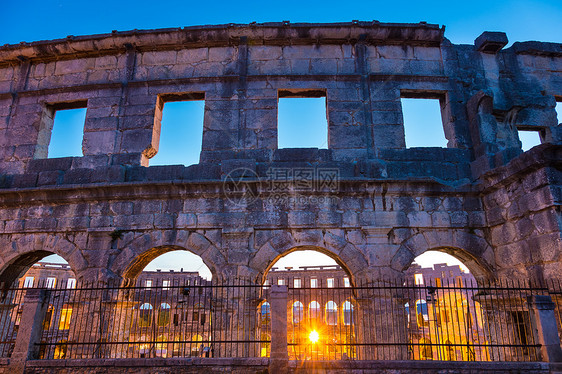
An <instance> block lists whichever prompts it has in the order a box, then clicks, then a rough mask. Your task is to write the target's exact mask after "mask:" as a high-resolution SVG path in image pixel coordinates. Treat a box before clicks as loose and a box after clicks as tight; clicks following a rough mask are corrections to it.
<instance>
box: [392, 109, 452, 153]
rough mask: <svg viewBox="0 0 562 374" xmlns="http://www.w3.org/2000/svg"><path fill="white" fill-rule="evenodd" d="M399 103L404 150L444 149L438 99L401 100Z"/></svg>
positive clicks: (444, 142) (445, 142) (445, 141)
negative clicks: (419, 148) (415, 148)
mask: <svg viewBox="0 0 562 374" xmlns="http://www.w3.org/2000/svg"><path fill="white" fill-rule="evenodd" d="M401 101H402V116H403V118H404V134H405V136H406V148H413V147H442V148H446V147H447V139H446V138H445V132H444V130H443V119H442V118H441V104H440V102H439V99H433V98H402V99H401Z"/></svg>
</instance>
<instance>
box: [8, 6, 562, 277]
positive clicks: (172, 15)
mask: <svg viewBox="0 0 562 374" xmlns="http://www.w3.org/2000/svg"><path fill="white" fill-rule="evenodd" d="M285 20H288V21H291V22H293V23H296V22H311V23H313V22H349V21H352V20H360V21H371V20H378V21H380V22H397V23H408V22H411V23H417V22H420V21H426V22H428V23H435V24H439V25H445V26H446V31H445V36H446V37H447V38H448V39H449V40H451V41H452V42H453V43H456V44H472V43H473V42H474V39H475V38H476V37H478V35H480V34H481V33H482V32H483V31H503V32H506V33H507V36H508V38H509V41H510V44H511V43H513V42H515V41H527V40H539V41H544V42H557V43H562V32H561V23H562V1H560V0H551V1H540V0H537V1H490V0H486V1H482V0H475V1H470V2H459V1H451V0H449V1H419V0H418V1H410V2H408V1H394V2H392V1H365V2H358V1H356V2H344V1H341V0H340V1H331V0H330V1H326V0H324V1H308V2H303V1H294V0H286V1H284V2H282V3H280V2H268V1H252V2H236V1H218V0H215V1H158V2H154V1H145V0H138V1H134V2H122V1H115V0H113V1H107V0H98V1H95V2H86V1H76V0H73V1H69V0H41V1H37V0H29V1H25V2H16V1H4V2H3V4H2V11H1V12H0V45H3V44H17V43H19V42H21V41H26V42H32V41H37V40H49V39H57V38H65V37H66V36H67V35H90V34H102V33H109V32H111V31H112V30H118V31H125V30H132V29H155V28H175V27H185V26H193V25H205V24H225V23H250V22H254V21H256V22H258V23H262V22H280V21H285ZM314 101H315V103H314V104H311V102H314ZM287 102H288V103H287V105H285V104H284V103H280V113H279V117H280V118H279V124H278V126H279V128H280V136H279V145H280V147H287V146H313V147H319V148H326V147H327V146H326V144H325V142H326V137H327V135H326V133H325V132H324V131H323V129H325V127H324V126H325V123H326V122H325V121H326V116H325V107H324V100H323V99H318V100H312V99H308V102H306V104H303V103H302V101H300V102H299V100H296V99H292V100H287ZM402 104H403V109H404V119H405V123H406V126H405V133H406V144H407V146H408V147H415V146H420V145H426V146H427V145H429V146H444V144H445V139H444V136H443V130H442V125H441V119H440V114H439V110H438V108H437V106H436V105H435V103H430V104H429V109H428V108H427V107H426V108H421V109H420V108H419V106H420V105H423V104H424V103H422V102H421V101H420V100H403V102H402ZM203 105H204V104H203V103H202V102H200V101H199V102H190V103H187V104H185V105H182V104H181V103H180V104H178V103H168V104H166V105H165V108H164V118H163V122H162V135H161V143H160V149H161V151H160V154H158V155H157V156H155V157H154V158H153V159H152V160H151V163H150V164H151V165H157V164H185V165H189V164H192V163H195V162H198V158H199V151H200V140H199V139H200V137H201V126H202V118H203ZM291 105H293V107H292V108H291V107H290V106H291ZM299 106H300V107H301V109H302V107H304V108H307V110H305V111H302V110H300V109H299V108H298V107H299ZM283 107H286V109H283ZM436 108H437V109H436ZM285 110H286V112H285ZM557 111H558V113H560V114H559V121H562V104H559V105H558V109H557ZM84 115H85V111H84V110H72V111H60V112H57V115H56V118H55V128H54V129H53V139H52V144H51V145H50V147H49V157H62V156H70V155H72V156H78V155H80V154H81V137H82V133H81V130H82V129H81V126H83V123H84ZM305 116H308V117H305ZM65 117H66V118H65ZM299 121H300V122H299ZM307 123H308V124H313V125H315V126H316V127H315V126H313V125H306V124H307ZM420 130H421V131H420ZM307 131H308V132H307ZM416 131H419V132H418V133H416ZM292 132H295V133H297V134H298V136H294V137H293V138H291V136H285V134H287V133H292ZM284 133H285V134H284ZM311 134H320V136H317V137H313V136H312V135H311ZM533 136H534V138H535V139H534V140H533V139H531V140H530V143H527V140H525V139H522V141H523V142H524V146H523V148H524V149H528V148H529V147H531V146H532V144H533V141H534V142H535V143H536V142H537V139H536V134H532V133H531V134H530V137H531V138H533ZM302 141H304V142H305V143H302ZM57 142H58V143H57ZM291 142H294V143H291ZM417 142H421V143H417ZM170 149H173V150H174V152H170V153H169V154H168V155H166V150H170ZM302 255H303V253H301V256H297V257H299V258H301V259H302V258H306V256H302ZM168 256H170V255H168ZM180 258H183V257H182V255H180V254H179V253H177V254H176V257H175V259H176V260H178V259H180ZM443 258H444V257H443ZM173 259H174V257H172V261H171V262H174V261H173ZM184 261H185V262H186V263H191V262H192V260H189V259H187V258H185V259H184ZM317 261H321V260H319V257H311V258H310V262H312V264H316V265H318V263H317ZM436 261H437V262H439V261H440V260H439V259H437V260H436ZM175 262H176V263H177V262H178V261H175ZM315 262H316V263H315ZM280 264H282V265H283V266H291V265H290V264H291V263H289V264H285V263H280ZM168 265H169V262H163V263H162V264H161V265H158V264H156V265H154V267H161V268H168V267H169V266H168ZM182 266H184V265H182ZM179 267H180V266H179V265H178V268H179ZM192 267H193V269H190V270H195V269H196V268H198V267H200V264H195V263H193V266H192ZM184 268H186V270H187V267H186V266H184Z"/></svg>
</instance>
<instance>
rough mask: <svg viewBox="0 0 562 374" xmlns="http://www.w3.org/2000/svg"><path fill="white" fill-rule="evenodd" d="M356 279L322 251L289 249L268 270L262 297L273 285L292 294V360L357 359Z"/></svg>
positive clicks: (290, 299)
mask: <svg viewBox="0 0 562 374" xmlns="http://www.w3.org/2000/svg"><path fill="white" fill-rule="evenodd" d="M352 279H353V278H352V275H351V273H350V271H349V269H348V268H347V267H346V265H345V264H344V263H343V261H341V259H340V258H339V257H338V256H336V255H334V254H333V253H332V252H330V251H328V250H326V249H324V248H317V247H311V246H302V247H295V248H291V249H290V250H288V251H286V252H284V253H283V254H282V255H279V256H277V258H275V260H274V261H273V262H272V263H271V264H270V265H269V267H268V268H267V271H266V272H265V275H264V277H263V284H264V290H265V291H266V292H264V295H266V297H267V290H268V289H269V286H271V285H279V286H286V289H287V293H288V295H287V312H288V313H287V319H288V321H287V323H288V325H290V326H291V328H290V329H288V331H287V334H288V339H289V342H290V343H291V346H290V351H289V355H290V357H291V359H299V360H300V359H309V358H312V357H314V358H315V359H343V358H350V357H354V355H355V349H356V348H355V344H356V343H355V342H356V339H355V337H356V331H355V330H356V329H355V326H354V319H355V317H354V313H355V306H356V305H357V304H356V301H355V294H354V292H355V291H354V287H353V281H352ZM272 312H274V310H273V311H272Z"/></svg>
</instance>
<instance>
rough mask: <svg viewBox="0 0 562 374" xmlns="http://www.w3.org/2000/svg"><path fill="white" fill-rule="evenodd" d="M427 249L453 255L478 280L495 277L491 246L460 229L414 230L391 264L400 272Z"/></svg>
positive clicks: (484, 280) (480, 282)
mask: <svg viewBox="0 0 562 374" xmlns="http://www.w3.org/2000/svg"><path fill="white" fill-rule="evenodd" d="M427 251H439V252H443V253H447V254H449V255H451V256H453V257H455V258H457V259H458V260H460V261H461V262H462V263H464V264H465V265H466V267H467V268H468V269H469V270H470V272H471V273H472V275H473V276H474V278H475V279H476V281H477V282H478V283H479V284H482V283H484V282H487V281H490V280H493V279H494V278H495V273H494V269H495V266H494V264H495V262H494V252H493V249H492V247H491V246H490V245H489V244H488V243H487V242H486V240H485V239H484V238H482V237H480V236H477V235H475V234H472V233H469V232H466V231H461V230H443V231H438V230H431V231H423V232H419V233H417V234H414V235H413V236H411V237H410V238H408V239H406V240H404V241H403V242H402V244H401V245H400V248H399V249H398V251H397V252H396V254H395V255H394V257H393V259H392V262H391V266H392V268H394V269H395V270H398V271H402V272H403V271H405V270H406V269H407V268H408V267H409V266H410V265H411V264H412V262H414V259H415V258H416V257H417V256H419V255H421V254H422V253H425V252H427Z"/></svg>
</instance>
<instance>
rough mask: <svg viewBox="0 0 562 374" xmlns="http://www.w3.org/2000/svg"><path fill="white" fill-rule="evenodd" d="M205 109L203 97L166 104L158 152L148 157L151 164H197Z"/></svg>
mask: <svg viewBox="0 0 562 374" xmlns="http://www.w3.org/2000/svg"><path fill="white" fill-rule="evenodd" d="M204 112H205V101H204V100H190V101H174V102H167V103H165V105H164V109H163V111H162V126H161V128H160V144H159V146H158V153H157V154H156V155H155V156H154V157H153V158H151V159H150V161H149V164H150V166H155V165H185V166H188V165H193V164H198V163H199V156H200V153H201V145H202V139H203V116H204Z"/></svg>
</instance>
